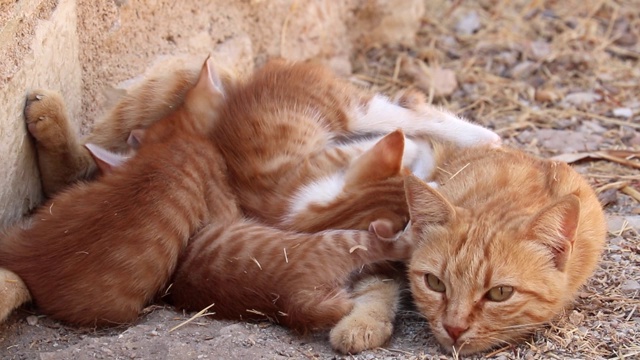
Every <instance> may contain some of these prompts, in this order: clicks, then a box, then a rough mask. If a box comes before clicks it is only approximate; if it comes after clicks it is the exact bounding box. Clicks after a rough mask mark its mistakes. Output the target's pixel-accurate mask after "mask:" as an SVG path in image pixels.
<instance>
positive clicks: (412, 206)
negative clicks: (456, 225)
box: [404, 174, 456, 225]
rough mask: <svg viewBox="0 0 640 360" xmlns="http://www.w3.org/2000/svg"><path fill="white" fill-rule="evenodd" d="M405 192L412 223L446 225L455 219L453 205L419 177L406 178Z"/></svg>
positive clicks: (410, 176)
mask: <svg viewBox="0 0 640 360" xmlns="http://www.w3.org/2000/svg"><path fill="white" fill-rule="evenodd" d="M404 190H405V194H406V196H407V203H408V205H409V215H410V217H411V222H412V223H414V224H416V225H419V224H420V223H427V224H446V223H447V222H449V221H451V220H452V219H453V218H454V217H455V214H456V210H455V208H454V207H453V205H452V204H451V203H450V202H449V201H447V199H445V198H444V196H442V195H440V193H439V192H438V191H436V190H435V189H434V188H432V187H431V186H429V184H427V183H425V182H424V181H422V180H420V179H419V178H418V177H417V176H415V175H413V174H411V175H408V176H406V177H405V180H404Z"/></svg>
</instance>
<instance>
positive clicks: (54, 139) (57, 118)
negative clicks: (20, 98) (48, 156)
mask: <svg viewBox="0 0 640 360" xmlns="http://www.w3.org/2000/svg"><path fill="white" fill-rule="evenodd" d="M24 117H25V122H26V124H27V129H28V130H29V133H30V134H31V136H33V138H34V139H35V140H36V142H38V143H39V144H40V145H42V146H45V147H56V146H60V145H62V144H64V143H65V142H66V141H67V140H68V139H67V137H68V136H69V134H70V131H69V122H68V120H67V112H66V109H65V105H64V101H63V100H62V97H61V96H60V94H58V93H56V92H54V91H50V90H42V89H38V90H34V91H31V92H29V94H28V95H27V101H26V104H25V107H24Z"/></svg>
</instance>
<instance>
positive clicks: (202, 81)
mask: <svg viewBox="0 0 640 360" xmlns="http://www.w3.org/2000/svg"><path fill="white" fill-rule="evenodd" d="M194 88H195V89H196V90H197V91H198V92H199V93H202V94H210V95H222V96H224V87H223V85H222V80H221V79H220V75H219V74H218V72H217V71H216V69H215V67H214V65H213V59H211V56H209V57H208V58H207V60H205V61H204V64H203V65H202V69H200V75H199V76H198V82H197V83H196V85H195V86H194Z"/></svg>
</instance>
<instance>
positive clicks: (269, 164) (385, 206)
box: [27, 61, 499, 353]
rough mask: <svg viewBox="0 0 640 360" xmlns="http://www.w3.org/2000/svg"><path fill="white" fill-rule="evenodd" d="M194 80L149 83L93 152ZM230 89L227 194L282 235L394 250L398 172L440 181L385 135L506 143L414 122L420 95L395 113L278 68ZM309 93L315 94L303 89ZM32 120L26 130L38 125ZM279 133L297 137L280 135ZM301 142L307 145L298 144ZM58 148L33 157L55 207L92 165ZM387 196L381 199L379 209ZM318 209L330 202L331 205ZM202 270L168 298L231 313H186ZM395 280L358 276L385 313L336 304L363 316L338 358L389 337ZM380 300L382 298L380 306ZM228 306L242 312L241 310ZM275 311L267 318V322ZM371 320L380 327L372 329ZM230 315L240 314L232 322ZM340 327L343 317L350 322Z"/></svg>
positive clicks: (331, 82) (175, 99)
mask: <svg viewBox="0 0 640 360" xmlns="http://www.w3.org/2000/svg"><path fill="white" fill-rule="evenodd" d="M193 78H194V76H193V73H192V72H190V71H187V70H179V71H176V73H175V74H172V75H171V76H169V77H164V78H158V79H152V80H150V81H148V82H146V83H145V84H143V85H142V86H141V87H140V88H139V89H138V90H136V91H134V92H132V93H131V95H129V96H126V97H125V98H124V99H123V100H122V101H121V102H120V103H119V104H118V105H117V106H116V107H115V109H114V110H113V111H112V112H111V113H110V114H109V116H108V117H107V118H106V119H105V121H103V122H100V123H98V124H97V125H96V128H95V129H94V132H93V133H92V134H91V135H90V136H89V138H88V139H87V141H88V142H92V143H97V144H98V145H100V146H101V147H104V148H106V149H109V150H112V151H123V150H126V149H127V139H130V134H131V133H132V130H134V129H138V128H144V127H146V126H148V125H149V124H151V123H153V122H154V121H156V119H158V118H161V117H162V116H163V115H164V114H166V113H167V112H168V111H170V109H172V108H174V107H175V106H177V105H178V104H179V103H180V101H181V99H182V97H183V94H184V92H185V88H186V87H187V86H188V84H189V83H190V82H192V79H193ZM223 79H224V81H223V84H222V85H221V88H224V91H225V93H226V94H225V96H226V99H228V100H229V101H228V102H226V103H225V106H224V108H223V110H221V111H223V112H224V113H225V115H224V121H218V122H217V131H216V132H214V141H215V142H216V144H218V146H220V148H221V150H222V151H223V153H225V157H226V158H227V161H229V162H230V163H232V164H233V165H232V166H233V170H232V174H233V176H232V178H231V182H232V183H233V184H234V185H236V186H235V187H236V189H235V190H236V193H237V194H242V195H241V196H240V204H241V206H242V208H243V210H244V211H245V212H246V213H247V214H248V215H250V216H252V217H254V218H257V219H260V220H262V221H263V222H266V223H267V224H269V225H273V226H277V227H280V228H283V229H289V230H297V231H320V230H325V229H332V228H333V229H336V228H338V229H339V228H342V229H348V228H352V229H363V230H366V229H371V230H373V231H374V232H376V233H377V235H379V237H382V238H389V239H392V238H393V237H394V236H395V235H396V233H397V232H398V231H400V230H402V229H403V228H404V227H405V225H406V223H407V221H408V208H407V204H406V201H405V197H404V188H403V167H409V168H410V169H411V170H413V171H416V172H418V173H422V174H424V175H425V176H426V174H428V173H429V172H430V171H432V170H433V164H432V163H431V162H430V160H428V159H429V157H430V152H431V150H430V148H429V146H428V144H427V143H421V142H419V141H413V140H410V139H405V138H404V136H403V134H402V133H401V132H394V133H392V134H390V135H388V136H386V137H384V138H381V137H380V135H378V134H380V133H386V132H389V131H392V130H394V129H396V128H398V127H400V128H402V129H404V130H405V131H407V132H409V133H412V134H416V135H431V136H434V137H442V138H444V139H450V140H452V141H454V142H456V143H458V144H460V145H461V146H471V145H475V144H487V143H493V144H496V143H499V137H498V136H497V135H496V134H494V133H493V132H491V131H489V130H487V129H484V128H482V127H480V126H477V125H473V124H470V123H468V122H466V121H463V120H461V119H459V118H457V117H455V116H453V115H451V114H449V113H446V112H444V111H440V110H437V109H435V108H432V107H427V108H424V109H421V112H420V113H417V112H415V111H412V110H410V109H408V108H407V105H409V104H410V103H411V102H412V101H414V99H413V97H412V96H415V94H411V93H408V94H405V95H404V96H400V97H399V99H398V101H397V104H394V103H391V102H389V101H388V100H386V98H384V97H381V96H379V95H373V94H370V93H368V92H365V91H363V90H361V89H359V88H357V87H355V86H353V85H350V84H349V83H347V82H344V81H342V80H339V79H337V78H336V77H335V76H334V75H333V74H331V73H330V72H328V71H327V70H326V69H324V68H322V67H320V66H317V65H312V64H287V63H284V62H281V61H274V62H272V63H270V64H268V65H267V66H266V67H264V68H263V69H262V70H260V71H258V72H257V73H256V74H254V75H253V76H252V77H251V79H249V80H248V81H246V82H234V81H232V80H231V79H229V78H227V77H224V78H223ZM310 82H311V83H312V84H314V86H313V87H309V86H308V84H309V83H310ZM27 115H28V120H27V121H31V120H29V119H39V118H40V117H41V116H42V115H40V114H27ZM29 115H30V116H29ZM221 119H222V118H221ZM283 129H285V130H289V131H290V133H283V132H282V133H281V132H280V131H281V130H283ZM134 131H137V130H134ZM370 133H371V134H370ZM138 134H139V133H138ZM359 134H370V137H369V138H368V139H366V140H359V141H357V142H355V143H353V141H352V142H342V141H338V139H337V138H340V137H347V136H352V135H359ZM283 135H284V136H283ZM290 135H291V136H290ZM292 136H294V137H292ZM299 136H301V138H299V139H296V137H299ZM144 137H145V136H144V135H142V138H143V139H144ZM143 141H144V140H143ZM134 142H135V141H134ZM239 145H247V146H244V147H242V146H239ZM251 146H253V148H252V147H251ZM57 148H58V149H62V151H58V152H55V151H50V150H48V149H47V148H45V147H44V146H42V145H39V146H38V150H39V155H41V156H39V159H40V163H41V167H40V168H41V171H42V180H43V187H44V189H45V192H46V193H47V194H49V195H51V194H52V193H54V192H55V191H57V190H58V189H60V188H62V187H64V186H66V183H67V182H68V181H72V180H74V179H76V178H85V177H86V176H87V174H88V173H91V172H92V171H95V165H93V166H92V167H90V166H86V165H85V164H84V163H92V162H93V159H92V158H91V157H90V155H89V154H88V152H87V151H86V150H85V149H84V148H82V147H80V146H79V145H77V142H75V143H74V142H73V141H70V142H69V143H68V144H62V146H61V145H60V144H57ZM43 150H44V151H43ZM67 153H72V155H69V154H67ZM361 154H363V155H362V156H360V155H361ZM65 157H71V158H76V159H82V160H83V161H84V163H83V162H81V161H78V162H75V163H69V162H66V163H65V162H64V159H65ZM43 162H45V163H55V164H60V163H65V164H68V165H67V169H62V171H60V172H61V173H63V174H64V176H59V175H56V174H52V173H53V172H55V171H56V168H55V167H52V166H43ZM76 164H79V166H76ZM69 165H71V166H69ZM247 180H248V181H247ZM318 195H320V198H318ZM371 195H373V196H371ZM381 195H384V197H378V196H381ZM331 196H336V198H335V199H331ZM323 197H324V198H326V199H327V200H330V201H329V202H326V203H324V202H323ZM362 199H366V200H367V201H361V200H362ZM256 209H257V210H256ZM201 238H202V237H197V238H196V239H201ZM207 241H209V242H211V241H212V240H199V241H198V240H194V243H199V242H207ZM291 241H293V240H291ZM199 246H206V244H204V245H199ZM191 253H192V252H188V254H191ZM194 254H198V253H197V252H196V253H194ZM183 262H184V263H185V264H189V263H191V259H189V258H188V257H187V258H186V259H185V260H184V261H183ZM212 266H213V265H212ZM182 268H183V267H181V269H182ZM202 269H206V268H204V267H199V268H197V269H196V270H189V271H178V276H176V278H175V283H174V286H173V288H172V292H173V294H174V295H173V298H174V299H176V302H177V303H179V305H181V306H183V307H186V308H190V309H199V308H198V307H199V306H201V305H202V303H203V302H207V304H209V303H211V302H214V301H213V300H214V299H217V300H216V301H215V302H216V303H217V304H218V305H217V309H216V311H217V312H218V313H219V314H223V313H224V311H222V310H220V309H221V308H222V307H223V305H224V304H225V303H224V301H222V302H221V301H220V300H219V298H214V297H213V296H214V295H215V294H212V295H211V297H210V298H209V300H211V301H208V300H207V298H202V297H200V298H198V299H195V298H194V297H191V298H192V299H195V300H197V302H195V303H192V304H190V303H189V302H187V301H186V300H185V298H188V296H187V295H185V293H186V294H189V293H198V292H199V291H200V290H199V289H197V288H188V287H186V286H184V285H182V286H181V285H180V284H195V285H198V284H199V283H198V282H195V281H192V279H190V278H189V277H188V275H190V274H195V273H198V272H201V271H203V270H202ZM365 274H366V272H365ZM193 276H195V275H193ZM389 276H392V277H401V274H398V273H397V272H396V273H394V272H393V271H391V272H385V273H381V274H377V275H373V276H370V277H367V276H363V277H362V279H360V280H361V281H359V282H358V283H357V284H355V285H354V288H353V293H352V294H353V295H354V296H355V297H362V298H363V299H376V298H377V299H379V301H378V302H374V301H367V302H362V301H358V300H357V299H355V301H351V300H349V301H347V300H346V298H344V297H343V296H339V297H338V298H337V300H336V301H334V302H335V303H338V300H339V301H341V302H342V305H341V306H340V307H338V308H340V309H350V306H353V305H352V304H355V306H356V307H355V308H354V310H353V311H352V313H351V315H350V316H349V317H346V318H345V319H344V321H342V322H341V323H340V324H338V326H337V327H336V328H335V329H334V331H333V332H332V336H331V339H332V344H333V345H334V347H335V348H336V349H337V350H339V351H341V352H345V353H347V352H358V351H361V350H364V349H367V348H371V347H377V346H380V345H382V344H384V342H386V341H387V340H388V338H389V337H390V336H391V333H392V329H393V327H392V323H393V318H394V317H395V312H396V309H397V303H398V299H399V295H398V294H399V289H400V284H399V283H398V282H397V281H384V280H385V279H386V278H388V277H389ZM336 281H338V279H337V280H336ZM280 290H281V289H280ZM211 291H215V289H211ZM278 291H279V290H278V289H276V290H274V291H273V292H274V293H276V292H278ZM376 292H380V293H381V296H376V294H375V293H376ZM282 300H283V301H284V300H285V299H284V298H283V299H282ZM345 304H347V305H345ZM232 305H237V306H238V308H240V307H242V306H244V305H242V303H241V302H239V303H237V304H232ZM246 309H247V308H242V309H241V310H242V312H241V313H240V316H238V314H235V315H234V316H235V317H236V318H238V317H244V318H246V317H247V314H246ZM372 309H377V310H376V311H372ZM256 310H257V309H256ZM268 311H269V307H267V308H266V309H265V310H264V312H268ZM280 312H281V313H285V312H286V313H287V315H286V318H283V319H280V317H282V316H278V313H277V312H276V315H269V317H270V318H271V319H272V320H278V321H281V322H282V323H286V324H289V325H290V326H292V327H297V328H299V329H301V330H307V329H310V328H313V327H314V326H316V325H313V326H312V325H309V324H311V322H307V323H304V324H302V323H301V324H302V325H296V324H295V322H294V321H292V315H291V314H289V313H290V312H291V311H290V310H286V311H280ZM376 312H379V313H380V314H381V316H375V317H371V314H372V313H373V314H375V313H376ZM226 313H227V314H231V315H233V314H234V313H233V311H231V310H229V311H226ZM258 313H260V311H258ZM342 315H346V313H344V311H343V313H342ZM339 318H341V316H332V317H331V318H330V319H327V320H325V324H323V325H322V326H320V327H324V326H325V325H327V326H328V325H330V323H331V322H333V324H335V322H336V321H337V320H336V319H339ZM329 320H330V321H329Z"/></svg>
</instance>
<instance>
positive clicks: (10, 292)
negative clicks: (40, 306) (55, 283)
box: [0, 268, 31, 323]
mask: <svg viewBox="0 0 640 360" xmlns="http://www.w3.org/2000/svg"><path fill="white" fill-rule="evenodd" d="M29 300H31V295H30V294H29V290H27V286H26V285H25V284H24V282H22V279H20V277H19V276H18V275H16V274H14V273H13V272H11V271H9V270H5V269H1V268H0V323H2V322H3V321H4V320H5V319H6V318H7V316H9V314H11V312H12V311H13V310H14V309H16V308H17V307H19V306H20V305H22V304H24V303H26V302H27V301H29Z"/></svg>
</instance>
